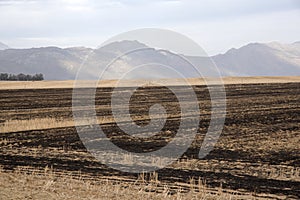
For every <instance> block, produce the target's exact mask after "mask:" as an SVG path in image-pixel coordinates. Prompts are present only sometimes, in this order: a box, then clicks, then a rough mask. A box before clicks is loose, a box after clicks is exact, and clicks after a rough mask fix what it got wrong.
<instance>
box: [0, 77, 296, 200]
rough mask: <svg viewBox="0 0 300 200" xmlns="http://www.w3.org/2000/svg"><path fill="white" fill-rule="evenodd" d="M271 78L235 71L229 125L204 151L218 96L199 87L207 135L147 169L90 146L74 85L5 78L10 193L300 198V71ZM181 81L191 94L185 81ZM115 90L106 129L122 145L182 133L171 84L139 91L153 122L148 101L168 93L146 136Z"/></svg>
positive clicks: (142, 144)
mask: <svg viewBox="0 0 300 200" xmlns="http://www.w3.org/2000/svg"><path fill="white" fill-rule="evenodd" d="M261 79H263V78H255V79H252V80H250V79H248V81H245V80H246V79H244V81H243V82H241V81H238V80H237V79H235V80H234V81H236V82H234V83H235V84H232V83H233V82H229V78H227V81H226V79H225V83H228V84H227V85H226V86H225V88H226V96H227V115H226V121H225V126H224V129H223V132H222V135H221V137H220V139H219V141H218V143H217V144H216V146H215V148H214V150H213V151H212V152H210V154H209V155H208V156H206V157H205V158H204V159H197V154H198V151H199V148H200V145H201V142H202V140H203V137H204V134H205V133H206V131H207V128H208V125H209V121H210V101H209V100H210V99H209V94H208V90H207V88H206V87H205V86H204V85H201V84H197V86H194V87H193V88H194V90H195V92H196V94H197V97H198V100H199V105H200V107H201V113H198V115H199V117H200V118H201V122H200V124H199V128H198V135H197V137H196V138H195V140H194V142H193V143H192V145H191V147H190V148H189V149H188V150H187V151H186V152H185V153H184V155H183V156H182V157H181V158H180V159H178V160H177V161H176V162H175V163H173V164H171V165H170V166H167V167H166V168H164V169H161V170H158V171H157V172H156V173H145V174H131V173H125V172H120V171H117V170H113V169H111V168H109V167H107V166H105V165H103V164H101V163H99V162H98V161H97V160H95V158H93V157H92V156H91V155H90V154H89V152H88V151H87V150H86V149H85V147H84V146H83V144H82V143H81V141H80V139H79V137H78V135H77V132H76V129H75V127H74V122H73V118H72V108H71V106H72V89H71V88H70V87H69V86H68V87H67V86H65V87H62V88H60V87H58V86H57V85H55V86H52V87H50V84H48V83H47V82H45V83H44V82H42V83H39V84H41V85H42V86H41V87H37V88H33V87H35V86H30V87H29V86H27V88H26V89H24V88H21V85H19V84H20V83H13V84H12V85H5V84H8V83H3V82H1V83H0V88H1V89H0V101H1V103H0V110H1V112H0V155H1V156H0V166H1V170H0V199H132V198H136V199H299V198H300V146H299V144H300V127H299V124H300V80H299V77H294V78H293V79H288V78H281V79H275V78H269V79H268V80H265V81H262V80H261ZM271 79H272V81H271ZM297 80H298V81H297ZM254 81H256V82H254ZM258 82H260V83H258ZM229 83H231V84H229ZM14 84H16V85H14ZM34 84H38V83H34ZM55 84H57V83H55ZM175 85H176V84H175ZM174 87H176V88H177V89H178V90H182V95H184V91H185V90H186V88H185V87H184V86H174ZM130 90H131V88H130V87H124V88H119V91H120V92H128V91H130ZM111 92H112V88H111V87H105V88H98V89H97V93H96V111H97V115H98V122H99V124H100V125H101V127H102V129H103V131H104V132H105V134H106V135H107V137H109V139H110V140H111V141H112V142H113V143H114V144H116V145H117V146H119V147H121V148H123V149H126V150H128V151H129V152H144V151H150V150H153V149H159V148H161V147H163V146H164V145H166V144H167V143H168V141H170V140H171V139H172V137H173V136H174V134H176V129H177V128H178V124H179V123H180V119H179V117H178V105H177V103H176V102H177V100H176V98H174V96H172V95H171V93H170V92H169V91H168V90H167V89H166V88H164V87H154V86H149V87H144V88H142V89H140V90H139V92H137V93H135V96H134V98H132V100H131V109H132V111H133V113H134V114H133V118H134V119H136V121H137V122H138V123H141V124H143V123H147V122H148V121H149V116H148V114H147V113H148V111H147V109H146V110H145V109H143V108H144V107H146V108H149V107H150V106H151V105H153V104H154V103H162V102H163V104H164V106H165V107H166V108H168V109H167V110H168V111H169V112H170V115H169V117H168V119H167V122H166V124H165V126H164V128H163V129H162V130H161V132H160V133H159V134H158V135H156V136H155V137H151V138H144V139H139V140H138V139H136V138H133V137H132V136H129V135H127V134H126V133H124V132H122V130H120V129H119V128H118V126H117V124H116V123H115V122H114V120H113V117H112V116H111V111H110V110H111V108H110V103H111V102H110V99H111V98H110V97H111ZM152 97H160V99H157V98H152ZM186 101H188V99H187V100H186ZM119 106H120V109H123V107H122V105H119ZM84 125H85V124H84V123H82V126H84ZM186 131H189V130H188V129H187V130H186ZM131 159H132V158H131V156H130V153H129V154H128V156H126V157H124V161H126V162H130V160H131ZM154 162H155V161H154Z"/></svg>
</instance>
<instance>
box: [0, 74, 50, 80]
mask: <svg viewBox="0 0 300 200" xmlns="http://www.w3.org/2000/svg"><path fill="white" fill-rule="evenodd" d="M42 80H44V75H43V74H41V73H39V74H34V75H31V74H23V73H20V74H8V73H0V81H42Z"/></svg>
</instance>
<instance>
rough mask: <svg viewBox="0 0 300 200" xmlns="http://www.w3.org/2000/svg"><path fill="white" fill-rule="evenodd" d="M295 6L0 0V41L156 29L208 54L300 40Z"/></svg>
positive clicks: (89, 37)
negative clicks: (200, 46)
mask: <svg viewBox="0 0 300 200" xmlns="http://www.w3.org/2000/svg"><path fill="white" fill-rule="evenodd" d="M298 2H299V1H297V0H277V1H274V0H266V1H259V0H257V1H254V0H227V1H223V0H209V1H208V0H206V1H196V0H153V1H148V0H101V1H97V0H40V1H37V0H30V1H24V0H2V1H1V0H0V19H1V20H0V33H1V35H0V41H2V42H4V43H5V42H6V43H8V45H10V46H13V47H29V46H43V45H59V46H78V45H88V46H94V47H95V46H98V45H99V44H100V43H101V40H102V41H104V39H105V38H106V39H108V38H109V37H110V36H113V35H115V34H118V33H120V32H123V31H128V30H131V29H137V28H145V27H157V28H169V29H171V30H175V31H176V30H177V31H180V32H181V33H183V34H187V35H188V36H190V37H191V38H192V39H194V40H196V41H197V42H199V43H200V44H203V45H204V47H205V48H206V49H207V50H208V52H209V53H210V54H214V53H217V52H220V51H225V50H226V49H228V48H230V47H232V46H240V45H243V44H245V43H248V42H252V41H269V40H279V41H292V40H300V38H298V36H297V35H300V34H299V31H300V28H299V26H297V24H300V23H299V19H300V18H299V13H300V6H299V5H300V3H298ZM73 42H74V43H73ZM48 43H49V44H48Z"/></svg>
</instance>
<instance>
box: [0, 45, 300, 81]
mask: <svg viewBox="0 0 300 200" xmlns="http://www.w3.org/2000/svg"><path fill="white" fill-rule="evenodd" d="M132 49H143V50H141V51H138V52H134V53H131V54H129V55H126V56H123V57H122V58H120V59H119V60H117V62H116V63H115V65H114V66H110V67H109V68H107V70H106V71H107V73H106V74H105V75H104V77H103V78H104V79H118V78H119V77H121V76H122V75H123V74H124V73H125V72H126V71H127V70H128V69H129V68H132V67H133V66H137V65H142V64H144V63H155V62H156V63H162V64H163V65H169V66H171V67H172V68H173V69H175V70H177V71H178V72H179V73H180V74H182V75H183V76H184V77H187V78H190V77H197V76H199V75H198V73H196V72H195V71H193V69H191V68H190V67H188V66H187V63H186V62H184V61H182V59H180V57H178V56H176V55H174V54H172V53H170V52H168V51H162V50H157V49H154V48H151V47H147V46H146V45H145V44H142V43H140V42H138V41H120V42H114V43H111V44H108V45H106V46H104V47H102V48H99V49H96V50H93V49H90V48H85V47H72V48H64V49H63V48H58V47H42V48H31V49H9V47H8V46H7V45H4V44H2V43H0V72H5V73H14V74H16V73H25V74H35V73H43V74H44V77H45V79H47V80H68V79H74V78H75V76H76V73H77V70H78V69H79V68H80V66H81V64H82V63H83V61H84V60H85V58H86V57H87V56H88V55H89V56H90V57H89V58H92V59H90V60H91V61H89V63H88V64H90V66H91V67H90V68H89V69H88V70H86V71H85V72H84V73H86V76H85V77H86V78H87V79H95V78H97V77H98V76H97V75H96V74H95V71H97V68H101V69H104V68H105V67H106V64H107V63H108V62H109V61H111V60H112V59H114V58H116V57H118V56H119V55H122V53H125V52H127V51H129V50H132ZM185 57H187V58H188V59H189V60H192V61H193V63H194V64H196V65H198V66H201V67H202V68H201V69H202V70H205V67H209V65H208V64H207V63H208V62H207V61H208V59H207V58H204V57H191V56H185ZM211 59H212V60H213V61H214V62H215V63H216V65H217V66H218V68H219V70H220V73H221V75H222V76H296V75H300V42H295V43H292V44H281V43H278V42H272V43H266V44H264V43H251V44H248V45H246V46H243V47H241V48H238V49H234V48H233V49H230V50H229V51H227V52H226V53H224V54H219V55H216V56H212V57H211ZM136 73H139V74H135V75H137V76H138V77H140V78H143V77H145V78H147V77H151V76H152V77H158V78H165V77H170V76H171V77H170V78H173V76H174V78H177V77H176V75H172V74H170V73H169V72H168V71H165V70H164V69H162V68H158V67H157V66H149V67H148V68H145V70H144V71H143V72H136ZM129 78H130V77H129ZM133 78H134V76H133Z"/></svg>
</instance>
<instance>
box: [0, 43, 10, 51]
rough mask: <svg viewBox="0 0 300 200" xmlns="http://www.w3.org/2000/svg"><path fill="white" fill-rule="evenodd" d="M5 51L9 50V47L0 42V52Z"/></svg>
mask: <svg viewBox="0 0 300 200" xmlns="http://www.w3.org/2000/svg"><path fill="white" fill-rule="evenodd" d="M5 49H9V46H7V45H6V44H4V43H2V42H0V50H5Z"/></svg>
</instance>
